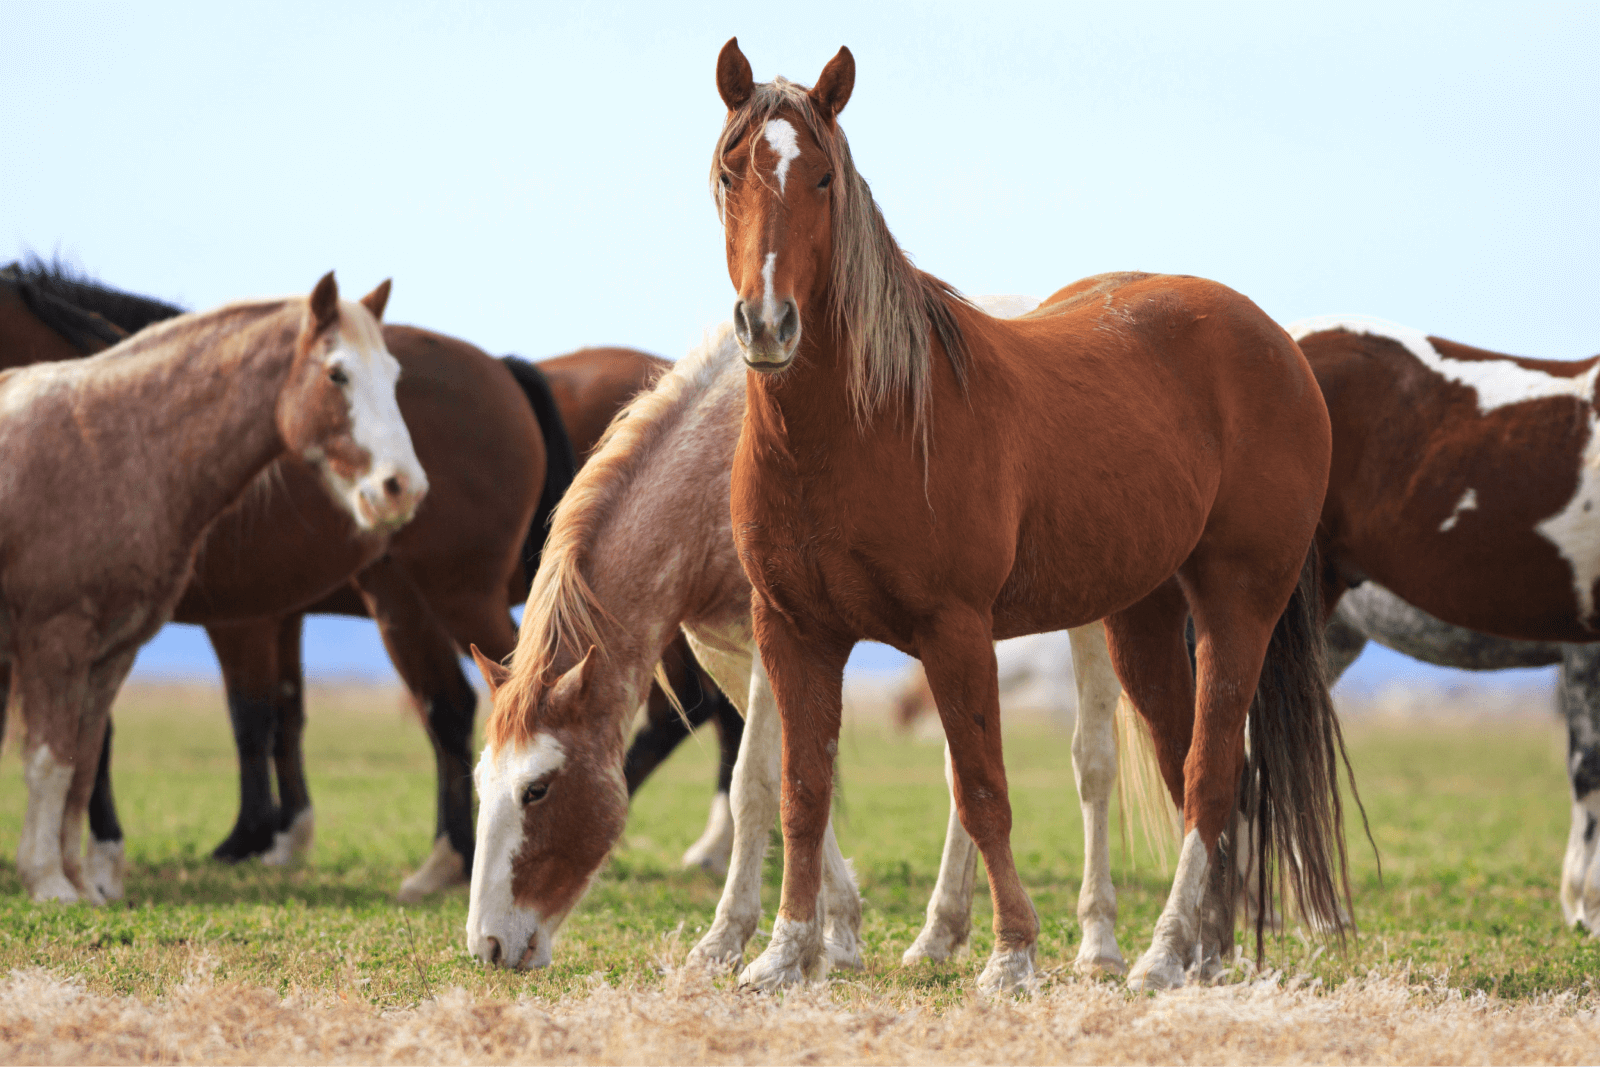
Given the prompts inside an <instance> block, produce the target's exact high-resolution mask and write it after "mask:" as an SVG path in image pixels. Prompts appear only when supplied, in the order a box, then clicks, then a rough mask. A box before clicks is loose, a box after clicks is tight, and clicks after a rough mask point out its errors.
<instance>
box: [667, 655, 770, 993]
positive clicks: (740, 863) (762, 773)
mask: <svg viewBox="0 0 1600 1067" xmlns="http://www.w3.org/2000/svg"><path fill="white" fill-rule="evenodd" d="M748 709H749V710H748V713H747V715H746V716H745V723H744V736H743V737H742V738H741V739H740V741H739V758H738V760H736V761H735V762H734V765H733V795H732V797H731V799H732V801H733V856H732V857H731V859H730V861H729V864H728V880H727V881H726V882H724V883H723V886H722V898H721V899H720V900H718V901H717V917H716V919H715V920H714V921H713V922H712V923H711V929H710V930H708V931H706V935H705V936H704V937H702V938H701V939H700V942H699V943H698V944H697V945H695V947H694V948H693V949H692V950H690V952H689V959H690V960H691V961H695V962H701V963H706V964H710V965H712V966H715V967H718V968H733V967H737V966H738V965H739V964H740V962H742V961H743V959H744V946H745V944H746V942H748V941H749V940H750V935H752V934H754V933H755V931H756V925H757V924H758V923H759V922H760V921H761V863H762V859H763V858H764V857H765V856H766V852H767V835H768V834H769V833H770V832H771V830H772V824H773V822H774V821H776V820H777V818H778V779H779V775H780V774H781V772H782V766H781V764H782V753H783V723H782V722H781V721H780V720H779V718H778V704H777V700H776V698H774V697H773V695H772V686H771V684H770V683H769V682H768V681H767V674H766V671H765V670H763V669H762V667H761V660H760V658H759V657H757V658H756V659H755V660H754V662H753V663H752V665H751V672H750V701H749V704H748Z"/></svg>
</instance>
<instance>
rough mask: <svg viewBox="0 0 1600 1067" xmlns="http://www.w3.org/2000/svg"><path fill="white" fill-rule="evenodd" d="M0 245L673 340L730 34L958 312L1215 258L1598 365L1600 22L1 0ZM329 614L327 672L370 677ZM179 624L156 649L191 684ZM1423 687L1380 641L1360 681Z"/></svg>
mask: <svg viewBox="0 0 1600 1067" xmlns="http://www.w3.org/2000/svg"><path fill="white" fill-rule="evenodd" d="M0 23H3V26H4V30H3V32H0V93H3V98H4V99H5V100H6V107H5V108H4V109H0V255H4V254H9V253H14V252H21V251H23V250H24V249H31V250H34V251H37V252H41V253H45V254H49V253H52V252H56V251H59V252H61V253H62V254H64V255H66V256H68V257H70V258H72V259H73V260H75V261H76V262H77V263H79V264H80V265H82V266H83V267H84V268H86V269H87V270H89V271H91V272H92V273H94V274H95V275H97V276H98V277H100V278H102V279H103V280H105V281H107V282H110V283H113V284H116V285H120V286H124V287H126V288H130V289H133V290H136V291H141V292H146V293H149V294H151V295H155V296H160V297H165V298H168V299H172V300H177V301H180V302H182V303H184V304H186V305H189V306H194V307H204V306H207V305H212V304H216V303H220V302H222V301H224V300H228V299H232V298H236V297H241V296H250V295H259V294H263V293H283V292H291V291H300V290H307V289H309V287H310V286H311V284H312V283H313V282H314V281H315V280H316V278H317V277H318V276H319V275H320V274H321V273H322V272H323V271H325V270H327V269H328V268H329V267H336V268H337V269H338V271H339V276H340V278H341V280H342V282H343V283H344V284H345V286H346V287H347V288H349V289H351V290H355V291H363V292H364V291H365V290H366V289H367V288H369V287H370V286H371V285H372V284H374V283H375V282H377V281H378V280H380V279H381V278H384V277H388V276H393V277H394V279H395V290H394V298H393V300H392V301H391V303H390V311H389V318H390V319H391V320H392V321H399V322H414V323H417V324H420V325H425V326H428V327H431V328H434V329H439V330H444V331H447V332H450V333H454V334H458V335H459V336H462V337H465V338H467V339H469V340H472V341H474V342H476V343H477V344H479V345H482V346H483V347H485V348H487V349H489V350H491V351H496V352H513V351H514V352H518V353H521V354H524V355H527V356H530V357H534V358H537V357H541V356H545V355H553V354H556V353H559V352H562V351H566V350H568V349H571V348H573V347H576V346H578V345H582V344H589V343H606V342H612V343H623V344H630V345H636V346H639V347H642V348H646V349H649V350H652V351H655V352H659V353H662V354H663V355H667V356H676V355H678V354H681V353H682V352H683V351H684V350H685V349H686V348H688V347H689V346H690V345H691V344H693V343H695V342H696V341H697V340H698V339H699V338H700V336H701V332H702V330H704V329H705V328H706V327H707V326H709V325H712V324H714V323H716V322H718V321H720V320H721V319H723V318H725V317H726V316H727V314H728V312H729V309H730V307H731V303H732V299H733V296H732V288H731V286H730V285H729V283H728V280H727V273H726V267H725V264H724V262H723V258H722V249H721V235H720V230H719V228H718V225H717V220H716V216H715V214H714V212H713V211H712V208H711V203H710V199H709V197H708V195H707V192H706V183H705V175H706V170H707V165H708V162H709V154H710V150H711V146H712V142H713V140H714V139H715V136H716V133H717V130H718V128H719V125H720V122H721V118H722V107H721V104H720V103H719V101H718V99H717V96H716V92H715V89H714V83H713V70H714V63H715V58H716V54H717V50H718V48H720V47H721V45H722V42H723V41H724V40H726V39H727V37H728V36H730V35H733V34H737V35H738V36H739V39H740V42H741V44H742V46H743V48H744V51H745V53H746V55H748V56H749V58H750V60H751V62H752V64H753V66H754V68H755V73H756V76H757V77H758V78H762V79H766V78H769V77H771V76H772V75H774V74H780V73H781V74H785V75H787V76H789V77H792V78H794V79H796V80H800V81H805V82H809V81H811V80H812V79H814V78H815V76H816V74H817V72H818V71H820V70H821V67H822V65H823V63H825V62H826V61H827V59H828V58H829V57H830V56H831V55H832V54H833V52H834V50H835V49H837V48H838V46H839V45H841V44H848V45H849V46H850V48H851V50H852V51H853V52H854V53H855V56H856V62H857V68H858V74H857V81H856V89H855V95H854V97H853V98H852V100H851V102H850V105H849V107H848V108H847V109H846V111H845V113H844V115H843V119H842V121H843V124H844V127H845V129H846V131H847V133H848V134H849V136H850V138H851V146H852V149H853V151H854V154H855V157H856V160H857V163H858V165H859V166H860V168H861V170H862V172H863V173H864V174H865V175H866V176H867V178H868V179H869V181H871V182H872V185H873V190H874V192H875V194H876V195H877V197H878V199H879V202H880V203H881V204H882V206H883V208H884V212H885V214H886V216H887V218H888V221H889V224H890V226H891V227H892V228H893V229H894V231H895V233H896V235H897V236H898V238H899V239H900V241H901V243H902V244H903V245H904V246H905V247H906V248H908V249H909V250H911V251H912V252H913V253H914V255H915V256H916V258H917V261H918V263H919V264H920V265H921V266H923V267H924V268H926V269H928V270H931V271H933V272H934V273H936V274H939V275H941V276H943V277H944V278H946V279H947V280H949V281H951V282H952V283H953V284H955V285H956V286H957V287H959V288H961V289H963V290H965V291H968V292H972V293H987V292H1022V293H1034V294H1040V295H1042V294H1044V293H1047V292H1049V291H1051V290H1054V289H1056V288H1058V287H1060V286H1061V285H1063V284H1065V283H1067V282H1069V281H1071V280H1073V279H1075V278H1078V277H1081V276H1083V275H1087V274H1092V273H1098V272H1100V271H1105V270H1113V269H1142V270H1162V271H1175V272H1182V273H1190V274H1200V275H1205V276H1208V277H1212V278H1216V279H1218V280H1220V281H1223V282H1225V283H1227V284H1229V285H1231V286H1233V287H1234V288H1236V289H1238V290H1240V291H1241V292H1244V293H1245V294H1247V295H1248V296H1250V297H1251V298H1253V299H1254V300H1255V301H1256V302H1257V303H1258V304H1260V305H1261V306H1262V307H1263V308H1265V309H1266V310H1267V311H1268V312H1269V313H1270V314H1272V315H1273V316H1275V317H1277V318H1278V319H1280V321H1285V322H1287V321H1290V320H1293V319H1296V318H1300V317H1303V316H1307V315H1314V314H1325V313H1331V312H1359V313H1362V314H1368V315H1376V316H1381V317H1383V318H1388V319H1393V320H1396V321H1398V322H1402V323H1406V324H1408V325H1412V326H1417V327H1420V328H1422V329H1424V330H1427V331H1428V332H1430V333H1435V334H1440V335H1444V336H1447V337H1451V338H1454V339H1457V340H1461V341H1465V342H1469V343H1472V344H1476V345H1481V346H1484V347H1488V348H1496V349H1501V350H1505V351H1511V352H1516V353H1520V354H1526V355H1534V356H1543V357H1549V358H1577V357H1580V356H1586V355H1591V354H1593V353H1594V352H1595V351H1596V350H1597V349H1600V299H1597V297H1600V135H1597V130H1596V116H1600V80H1597V79H1596V78H1595V77H1594V70H1595V56H1596V55H1597V54H1600V6H1595V5H1544V6H1537V5H1536V6H1529V5H1516V6H1515V7H1512V6H1509V5H1507V6H1484V5H1471V4H1449V5H1441V4H1417V5H1393V4H1382V5H1363V4H1339V5H1337V6H1334V5H1321V6H1299V5H1287V4H1284V5H1265V4H1215V5H1200V4H1185V5H1161V4H1131V3H1130V4H1094V5H1073V4H1066V3H1050V4H1039V5H1027V4H1019V5H1006V4H984V5H976V4H960V5H956V4H926V5H899V4H872V5H866V4H860V3H851V4H838V3H826V2H818V3H808V4H805V5H790V4H785V5H754V4H747V3H741V4H702V5H692V4H671V5H663V4H637V5H633V4H599V3H594V4H563V5H544V4H468V3H460V4H456V3H426V4H385V5H369V4H296V3H287V4H285V3H274V4H271V5H266V4H236V5H219V4H148V5H140V6H124V5H105V6H101V5H75V4H63V3H48V4H34V3H16V2H11V0H4V2H0ZM381 657H382V653H381V650H380V649H379V646H378V644H377V640H376V637H375V635H374V634H372V632H371V628H370V626H368V625H366V624H358V623H340V624H328V625H321V624H319V625H317V626H315V627H313V629H311V630H310V631H309V637H308V648H307V659H308V663H310V664H312V665H313V668H314V669H317V670H324V671H329V670H338V669H342V668H349V669H356V670H377V669H381V664H382V658H381ZM208 659H209V653H208V651H207V649H206V647H205V642H204V639H203V637H202V636H201V635H199V634H198V633H193V632H191V633H190V634H188V635H187V636H184V635H182V634H177V635H164V636H163V637H162V638H160V639H158V642H157V643H156V645H153V646H152V647H151V648H150V649H149V650H147V653H146V655H145V657H144V658H143V660H142V661H141V662H142V664H143V665H144V666H143V669H146V670H149V669H153V668H155V667H158V666H165V667H167V668H178V669H209V668H206V667H204V665H205V664H206V663H207V661H208ZM1407 669H1408V668H1405V667H1403V666H1402V663H1401V661H1400V660H1399V659H1398V657H1373V656H1371V654H1370V653H1369V656H1368V658H1367V659H1365V660H1364V661H1363V663H1362V664H1361V665H1360V666H1358V668H1357V670H1358V671H1359V672H1361V676H1362V677H1370V678H1374V679H1375V678H1381V677H1386V676H1388V675H1390V674H1393V673H1394V672H1396V671H1404V670H1407Z"/></svg>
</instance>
